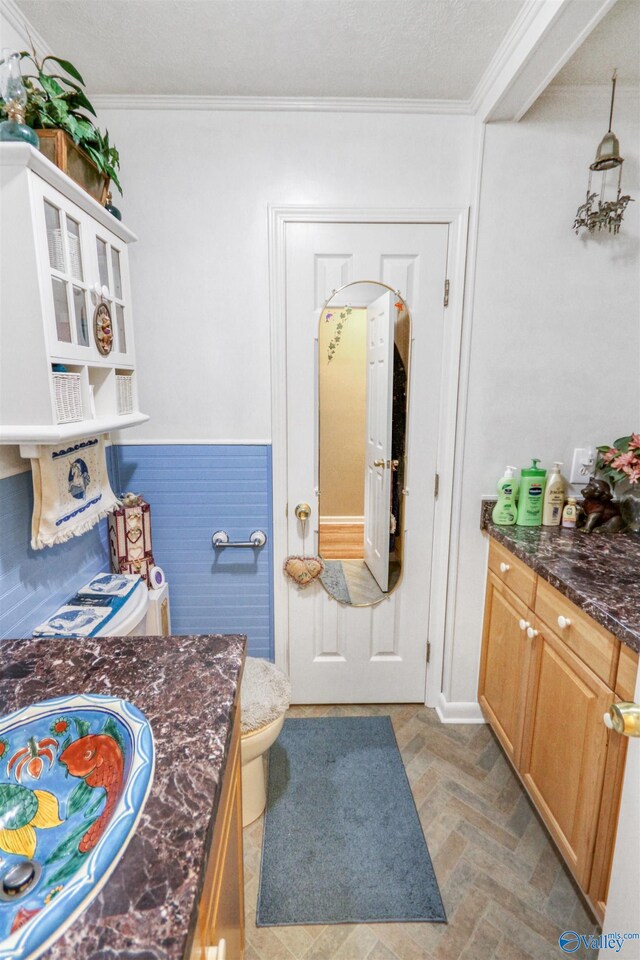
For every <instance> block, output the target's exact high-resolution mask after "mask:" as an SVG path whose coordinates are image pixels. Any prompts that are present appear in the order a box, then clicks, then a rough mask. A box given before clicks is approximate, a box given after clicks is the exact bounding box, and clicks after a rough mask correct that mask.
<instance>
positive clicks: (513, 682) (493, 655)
mask: <svg viewBox="0 0 640 960" xmlns="http://www.w3.org/2000/svg"><path fill="white" fill-rule="evenodd" d="M532 620H533V615H532V614H531V613H530V612H529V610H528V609H527V607H526V606H525V605H524V603H522V601H521V600H519V599H518V598H517V597H516V596H515V595H514V594H513V593H512V592H511V591H510V590H509V588H508V587H505V586H504V584H503V583H501V582H500V581H499V580H498V578H497V577H496V576H495V575H494V574H493V573H491V572H490V573H489V575H488V577H487V595H486V601H485V611H484V635H483V640H482V660H481V662H480V683H479V689H478V700H479V702H480V706H481V707H482V710H483V712H484V714H485V716H486V717H487V719H488V720H489V722H490V723H491V726H492V727H493V730H494V732H495V734H496V736H497V737H498V739H499V740H500V742H501V743H502V746H503V747H504V749H505V750H506V752H507V754H508V755H509V757H510V759H511V760H512V761H513V763H514V764H515V765H516V766H517V765H518V761H519V758H520V745H521V740H522V730H523V725H524V716H525V698H526V688H527V674H528V671H529V660H530V656H531V646H532V644H531V640H529V638H528V637H527V627H529V626H530V625H531V622H532Z"/></svg>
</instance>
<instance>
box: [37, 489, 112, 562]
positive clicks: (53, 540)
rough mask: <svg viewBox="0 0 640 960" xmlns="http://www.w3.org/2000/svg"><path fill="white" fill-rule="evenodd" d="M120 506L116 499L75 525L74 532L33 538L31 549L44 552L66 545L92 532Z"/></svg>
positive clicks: (62, 531) (65, 531)
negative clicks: (81, 535) (89, 531)
mask: <svg viewBox="0 0 640 960" xmlns="http://www.w3.org/2000/svg"><path fill="white" fill-rule="evenodd" d="M119 506H121V503H120V501H119V500H118V498H117V497H114V499H113V502H112V503H110V504H109V505H108V506H106V507H103V508H102V510H100V511H99V512H98V513H94V514H92V515H91V516H90V517H87V519H86V520H84V521H83V522H82V523H77V524H75V525H74V527H73V530H69V529H67V530H60V532H59V533H56V534H54V536H52V537H47V536H39V537H37V538H36V537H33V538H32V540H31V549H32V550H42V549H43V548H44V547H55V546H56V544H58V543H66V542H67V540H72V539H73V537H78V536H80V534H82V533H86V532H87V530H91V528H92V527H95V525H96V524H97V523H99V522H100V521H101V520H104V518H105V517H108V516H109V514H110V513H112V512H113V511H114V510H117V508H118V507H119Z"/></svg>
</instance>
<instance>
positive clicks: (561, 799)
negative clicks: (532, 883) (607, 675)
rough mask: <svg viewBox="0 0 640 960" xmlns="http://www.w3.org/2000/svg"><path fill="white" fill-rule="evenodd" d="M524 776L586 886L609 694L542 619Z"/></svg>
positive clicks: (536, 647)
mask: <svg viewBox="0 0 640 960" xmlns="http://www.w3.org/2000/svg"><path fill="white" fill-rule="evenodd" d="M535 627H536V629H537V630H538V631H539V632H538V634H537V636H536V637H535V639H534V653H533V657H532V662H531V670H530V673H529V694H528V701H527V713H526V717H525V729H524V736H523V741H522V754H521V758H520V774H521V776H522V779H523V781H524V783H525V785H526V787H527V789H528V790H529V793H530V794H531V797H532V799H533V801H534V803H535V804H536V807H537V808H538V811H539V813H540V814H541V815H542V817H543V819H544V821H545V823H546V824H547V827H548V828H549V830H550V832H551V834H552V835H553V837H554V839H555V841H556V843H557V844H558V846H559V847H560V849H561V851H562V853H563V854H564V857H565V859H566V860H567V862H568V864H569V866H570V867H571V868H572V870H573V873H574V875H575V877H576V879H577V881H578V883H580V884H581V886H582V887H583V889H585V890H586V889H587V883H588V880H589V875H590V872H591V864H592V861H593V851H594V843H595V838H596V831H597V825H598V815H599V811H600V802H601V798H602V789H603V782H604V770H605V761H606V756H607V743H608V738H609V731H608V730H607V728H606V727H605V726H604V723H603V722H602V715H603V713H604V712H605V710H607V709H608V707H609V704H610V703H611V696H612V695H611V691H610V690H609V689H608V687H607V686H606V685H605V684H604V683H603V682H602V680H600V679H599V678H598V677H597V676H596V675H595V673H593V672H592V671H591V670H590V669H589V668H588V667H587V666H585V664H584V663H583V662H582V661H581V660H580V659H579V658H578V657H577V656H576V655H575V654H574V653H573V652H572V651H571V650H569V648H568V647H567V646H565V644H563V643H562V641H561V640H559V639H557V638H556V637H555V636H554V635H553V633H552V632H551V631H550V630H548V629H547V628H545V626H544V624H543V623H542V622H541V621H539V620H537V621H536V624H535Z"/></svg>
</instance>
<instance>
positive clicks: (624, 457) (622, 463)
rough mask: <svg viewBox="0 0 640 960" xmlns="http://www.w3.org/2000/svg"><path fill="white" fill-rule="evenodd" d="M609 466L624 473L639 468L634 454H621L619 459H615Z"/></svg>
mask: <svg viewBox="0 0 640 960" xmlns="http://www.w3.org/2000/svg"><path fill="white" fill-rule="evenodd" d="M611 466H612V467H614V469H615V470H622V471H623V472H624V473H629V470H630V469H631V468H634V467H638V466H640V461H639V460H638V458H637V457H636V455H635V454H634V453H621V454H620V456H619V457H616V459H615V460H613V461H612V463H611ZM628 468H629V469H628Z"/></svg>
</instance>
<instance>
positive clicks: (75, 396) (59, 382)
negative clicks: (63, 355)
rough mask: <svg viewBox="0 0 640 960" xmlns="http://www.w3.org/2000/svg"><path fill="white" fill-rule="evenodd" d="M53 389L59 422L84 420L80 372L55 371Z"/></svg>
mask: <svg viewBox="0 0 640 960" xmlns="http://www.w3.org/2000/svg"><path fill="white" fill-rule="evenodd" d="M52 376H53V390H54V394H55V401H56V416H57V418H58V423H74V422H75V421H76V420H82V394H81V391H80V374H79V373H55V372H54V373H53V374H52Z"/></svg>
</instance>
